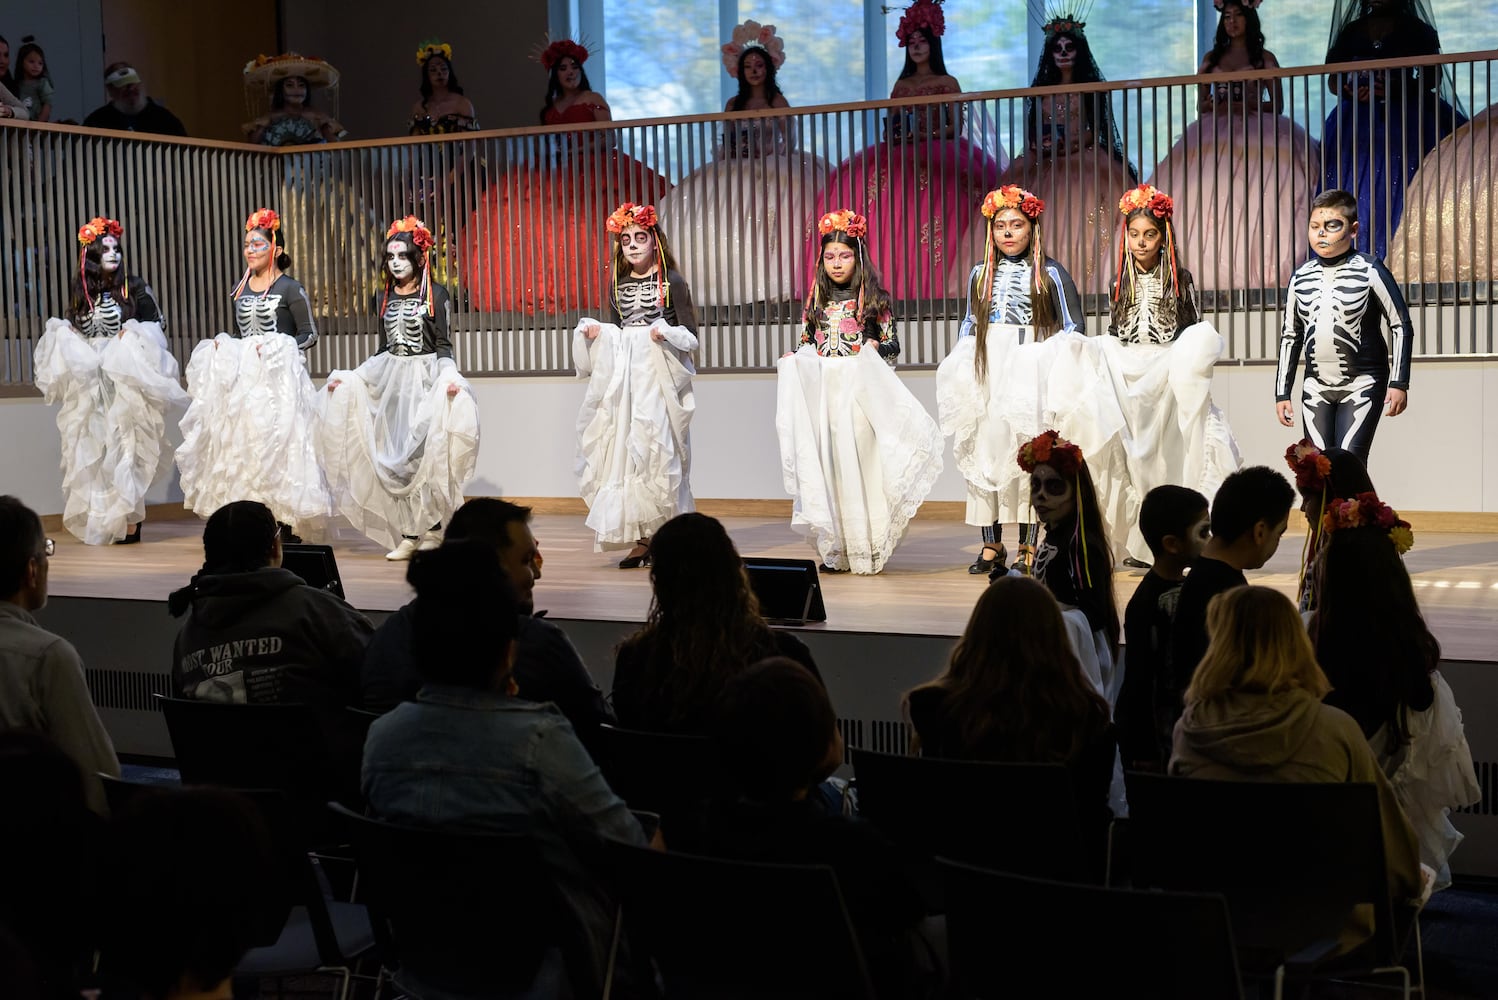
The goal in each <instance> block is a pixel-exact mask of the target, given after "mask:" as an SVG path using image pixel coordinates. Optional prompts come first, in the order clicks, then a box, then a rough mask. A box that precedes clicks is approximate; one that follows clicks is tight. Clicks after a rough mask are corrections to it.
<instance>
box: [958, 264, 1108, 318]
mask: <svg viewBox="0 0 1498 1000" xmlns="http://www.w3.org/2000/svg"><path fill="white" fill-rule="evenodd" d="M1045 269H1046V273H1047V274H1048V275H1050V278H1051V283H1052V284H1053V285H1054V286H1055V288H1056V291H1055V301H1054V303H1053V304H1054V306H1055V311H1056V316H1057V319H1058V320H1059V323H1060V329H1061V330H1080V329H1082V323H1083V314H1082V297H1081V296H1080V295H1078V294H1077V286H1076V284H1074V283H1073V282H1072V280H1071V275H1069V274H1067V273H1066V269H1065V268H1064V267H1062V266H1061V265H1060V264H1058V263H1056V262H1055V261H1054V260H1051V258H1049V257H1047V258H1046V260H1045ZM1033 280H1034V277H1033V275H1032V274H1031V265H1030V258H1029V257H1007V256H1004V255H1003V254H999V255H997V256H995V258H994V275H993V294H992V295H991V296H990V297H989V301H988V322H989V323H1004V324H1007V325H1010V326H1029V325H1030V324H1031V323H1032V322H1034V314H1033V310H1032V308H1031V305H1030V284H1031V282H1032V281H1033ZM982 288H983V265H982V264H979V265H977V266H976V267H974V268H973V272H972V274H971V275H970V276H969V277H968V300H969V307H968V314H967V316H966V317H965V318H964V319H963V321H962V327H961V329H960V330H959V331H958V336H960V337H966V336H968V335H970V334H971V333H972V332H973V329H974V327H975V326H976V325H977V318H976V316H975V315H974V312H973V309H972V299H973V298H974V297H975V296H976V295H977V294H978V292H979V291H981V290H982Z"/></svg>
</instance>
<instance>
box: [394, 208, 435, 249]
mask: <svg viewBox="0 0 1498 1000" xmlns="http://www.w3.org/2000/svg"><path fill="white" fill-rule="evenodd" d="M401 233H406V234H409V235H410V237H411V242H412V243H414V244H416V246H418V247H420V248H421V249H422V250H430V249H432V247H433V246H435V245H436V243H437V241H436V239H434V238H433V237H432V231H431V230H430V229H428V228H427V226H426V223H425V222H422V221H421V220H420V219H418V218H417V217H416V216H414V215H408V216H406V217H405V218H404V219H397V220H396V221H394V222H392V223H390V228H389V229H387V230H385V239H387V240H388V239H390V238H391V237H392V236H398V235H400V234H401Z"/></svg>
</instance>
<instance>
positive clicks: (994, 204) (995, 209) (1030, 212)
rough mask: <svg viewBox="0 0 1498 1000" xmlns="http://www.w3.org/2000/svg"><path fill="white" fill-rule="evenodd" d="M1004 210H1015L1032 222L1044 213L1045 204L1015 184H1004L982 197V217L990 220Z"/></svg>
mask: <svg viewBox="0 0 1498 1000" xmlns="http://www.w3.org/2000/svg"><path fill="white" fill-rule="evenodd" d="M1006 208H1017V209H1019V210H1020V212H1021V213H1023V214H1024V216H1025V218H1027V219H1029V220H1030V221H1031V222H1034V221H1035V220H1036V219H1038V218H1040V214H1041V213H1042V212H1044V211H1045V202H1043V201H1041V200H1040V199H1039V198H1037V197H1035V196H1034V195H1033V194H1031V193H1030V192H1029V191H1026V190H1025V189H1024V188H1022V187H1019V186H1018V185H1015V184H1006V185H1004V186H1003V187H1001V188H998V189H996V190H993V191H990V192H988V194H986V195H985V196H984V197H983V217H984V218H985V219H992V218H993V217H994V216H996V215H998V214H999V213H1000V212H1002V211H1003V210H1004V209H1006Z"/></svg>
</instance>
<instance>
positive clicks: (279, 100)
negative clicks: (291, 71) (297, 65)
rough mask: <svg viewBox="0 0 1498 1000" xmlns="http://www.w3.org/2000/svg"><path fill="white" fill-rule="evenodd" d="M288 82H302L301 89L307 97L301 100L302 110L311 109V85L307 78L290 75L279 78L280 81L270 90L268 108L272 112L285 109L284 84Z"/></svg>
mask: <svg viewBox="0 0 1498 1000" xmlns="http://www.w3.org/2000/svg"><path fill="white" fill-rule="evenodd" d="M288 80H300V81H302V89H303V90H305V91H306V92H307V96H306V97H304V98H302V107H304V108H310V107H312V84H310V83H308V82H307V78H306V77H305V76H295V75H292V76H283V77H281V79H279V80H277V81H276V85H275V86H274V87H272V88H271V92H270V106H271V108H272V109H274V110H276V111H280V110H281V109H282V108H284V107H286V83H287V81H288Z"/></svg>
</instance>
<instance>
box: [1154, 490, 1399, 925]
mask: <svg viewBox="0 0 1498 1000" xmlns="http://www.w3.org/2000/svg"><path fill="white" fill-rule="evenodd" d="M1219 496H1220V494H1219ZM1214 513H1215V512H1214ZM1193 572H1195V571H1193ZM1207 631H1208V634H1209V636H1210V641H1209V645H1208V646H1207V651H1206V655H1205V656H1203V657H1202V660H1201V663H1200V665H1199V666H1198V667H1197V668H1196V674H1195V676H1193V677H1192V679H1191V685H1190V687H1188V688H1187V689H1186V710H1185V713H1184V714H1183V715H1182V716H1181V721H1180V722H1179V723H1177V724H1176V730H1175V752H1174V753H1173V754H1172V755H1171V758H1170V772H1171V773H1172V774H1179V775H1184V776H1186V777H1188V778H1208V779H1214V780H1229V781H1311V782H1315V781H1324V782H1332V781H1337V782H1347V781H1356V782H1371V783H1373V784H1375V785H1377V786H1378V798H1379V811H1380V813H1381V815H1382V817H1383V828H1384V851H1385V854H1386V859H1387V862H1388V869H1389V891H1390V893H1391V895H1392V898H1393V899H1395V900H1414V899H1418V898H1419V897H1420V896H1421V893H1422V875H1421V872H1420V858H1419V848H1418V845H1417V844H1416V842H1415V834H1414V831H1413V830H1411V829H1410V824H1409V821H1408V820H1407V819H1405V816H1404V812H1403V810H1401V809H1400V807H1399V802H1398V801H1397V800H1396V798H1395V796H1394V790H1393V789H1392V788H1391V787H1390V785H1389V781H1388V779H1387V778H1385V777H1384V772H1383V770H1382V769H1381V768H1380V767H1379V764H1378V760H1377V759H1376V758H1375V757H1374V755H1373V751H1372V750H1371V749H1369V747H1368V741H1367V739H1365V738H1364V736H1363V732H1362V730H1361V729H1360V728H1358V724H1357V721H1356V720H1354V719H1353V718H1352V717H1351V716H1349V715H1348V714H1347V713H1346V712H1343V711H1342V710H1341V709H1339V708H1333V707H1332V706H1330V705H1325V704H1322V701H1321V699H1322V697H1323V696H1324V695H1325V694H1326V693H1327V691H1328V690H1329V689H1330V688H1331V685H1330V684H1329V683H1328V682H1327V679H1326V675H1325V674H1324V673H1322V672H1321V668H1320V667H1319V666H1317V664H1316V654H1315V651H1314V650H1313V649H1312V648H1311V640H1310V639H1309V638H1308V637H1307V636H1306V632H1305V628H1304V626H1303V625H1302V624H1301V621H1300V614H1299V613H1298V612H1297V611H1296V610H1295V605H1294V604H1292V603H1291V602H1290V599H1289V598H1288V597H1286V596H1285V595H1283V594H1281V593H1279V592H1278V591H1275V590H1271V589H1269V588H1268V587H1248V586H1243V587H1234V588H1232V589H1230V590H1228V591H1226V592H1224V593H1221V594H1218V595H1217V596H1215V597H1214V598H1212V602H1211V604H1210V605H1209V606H1208V608H1207Z"/></svg>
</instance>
